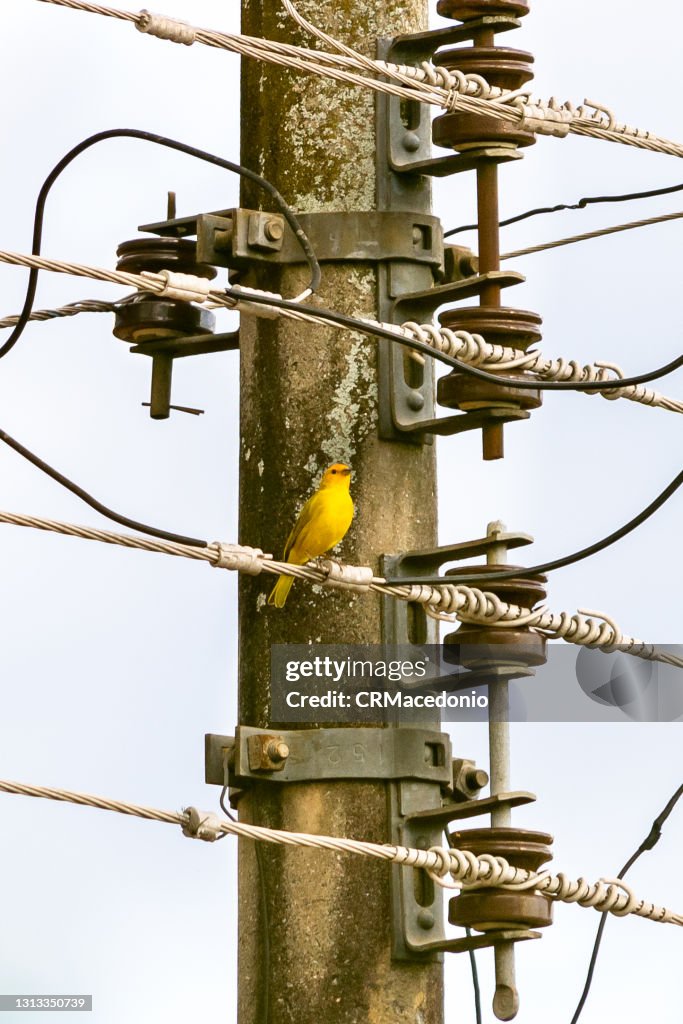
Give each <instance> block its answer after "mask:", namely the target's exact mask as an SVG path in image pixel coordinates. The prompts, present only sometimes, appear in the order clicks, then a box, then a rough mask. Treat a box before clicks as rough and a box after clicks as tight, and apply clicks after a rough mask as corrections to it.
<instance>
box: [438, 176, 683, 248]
mask: <svg viewBox="0 0 683 1024" xmlns="http://www.w3.org/2000/svg"><path fill="white" fill-rule="evenodd" d="M673 192H683V185H669V186H668V187H667V188H653V189H650V190H649V191H648V192H626V193H624V194H622V195H615V196H585V197H584V198H583V199H579V201H578V203H558V205H557V206H537V207H536V208H535V209H533V210H527V211H526V212H525V213H518V214H517V215H516V216H515V217H507V218H506V219H505V220H501V222H500V224H499V227H501V228H505V227H507V226H508V225H509V224H518V223H519V221H521V220H528V219H529V217H539V216H541V214H545V213H559V212H560V211H561V210H585V208H586V207H587V206H592V205H593V204H594V203H626V202H630V201H631V200H632V199H650V198H652V197H653V196H668V195H671V194H672V193H673ZM477 226H478V225H476V224H465V225H463V227H460V228H451V230H450V231H446V232H444V236H443V237H444V238H450V237H451V235H459V234H460V233H461V232H463V231H476V229H477Z"/></svg>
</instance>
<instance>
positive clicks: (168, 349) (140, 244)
mask: <svg viewBox="0 0 683 1024" xmlns="http://www.w3.org/2000/svg"><path fill="white" fill-rule="evenodd" d="M168 214H169V217H171V218H172V219H170V220H168V221H164V222H161V223H160V224H158V225H147V226H143V227H141V228H140V230H150V229H152V228H154V227H156V228H159V229H160V230H159V231H158V232H156V233H157V235H158V237H157V238H134V239H131V240H130V241H127V242H122V243H121V245H120V246H119V247H118V249H117V256H118V263H117V270H125V271H129V272H130V273H140V272H142V271H152V272H155V271H159V270H172V271H175V272H177V273H183V274H193V275H194V276H196V277H203V278H207V279H209V280H212V279H213V278H215V276H216V269H215V266H214V265H213V262H212V260H211V259H207V258H205V256H204V254H202V253H200V252H199V247H198V243H197V242H196V241H192V240H190V239H189V238H187V237H185V236H186V235H189V234H193V233H196V218H194V219H193V218H181V219H177V218H175V194H174V193H169V199H168ZM214 219H217V218H214ZM170 226H173V227H170ZM209 255H210V254H209ZM215 324H216V318H215V317H214V315H213V313H211V311H210V310H208V309H202V308H200V307H199V306H195V305H193V304H192V303H190V302H180V301H177V300H170V299H162V298H159V296H158V295H155V294H153V293H146V292H140V293H139V294H137V295H135V296H133V298H131V299H129V300H128V301H126V302H124V303H122V304H121V305H120V306H119V307H118V308H117V311H116V318H115V322H114V335H115V337H117V338H120V339H121V340H122V341H126V342H128V343H129V344H130V345H131V346H132V347H131V352H133V353H135V354H137V355H145V356H149V357H151V359H152V384H151V394H150V401H149V403H143V405H149V411H150V416H151V417H152V419H167V418H168V417H169V415H170V412H171V409H182V408H183V407H180V406H174V405H172V404H171V385H172V376H173V361H174V359H178V358H181V357H184V356H191V355H205V354H207V353H210V352H225V351H227V350H229V349H234V348H237V347H238V345H239V335H238V333H237V332H230V333H223V334H216V333H215Z"/></svg>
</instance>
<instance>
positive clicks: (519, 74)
mask: <svg viewBox="0 0 683 1024" xmlns="http://www.w3.org/2000/svg"><path fill="white" fill-rule="evenodd" d="M437 59H438V64H439V67H443V68H448V70H449V71H462V73H463V74H464V75H481V76H482V77H483V78H485V79H486V81H487V82H488V83H489V85H497V86H499V87H500V88H501V89H510V90H512V89H519V88H521V87H522V86H523V85H526V83H527V82H530V81H531V79H532V78H533V77H534V71H533V68H532V67H531V65H532V64H533V62H534V58H533V55H532V54H531V53H526V51H524V50H511V49H508V48H507V47H503V46H464V47H456V48H454V49H452V50H439V55H438V58H437Z"/></svg>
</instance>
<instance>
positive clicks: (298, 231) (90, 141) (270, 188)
mask: <svg viewBox="0 0 683 1024" xmlns="http://www.w3.org/2000/svg"><path fill="white" fill-rule="evenodd" d="M121 138H124V139H125V138H127V139H142V140H143V141H144V142H153V143H154V144H155V145H158V146H165V147H166V148H167V149H175V150H177V151H178V152H179V153H186V154H187V155H188V156H193V157H196V158H197V159H199V160H204V161H206V162H207V163H210V164H215V165H216V166H217V167H223V168H225V170H228V171H233V172H234V173H235V174H239V175H241V176H242V177H243V178H248V179H249V180H250V181H253V182H255V183H256V184H257V185H259V186H260V188H262V189H264V191H266V192H267V193H268V194H269V195H270V196H271V197H272V198H273V199H274V201H275V202H276V204H277V206H278V207H279V209H280V211H281V212H282V215H283V217H284V218H285V220H286V221H287V223H288V224H289V226H290V228H291V229H292V231H293V232H294V234H295V236H296V239H297V241H298V243H299V245H300V246H301V248H302V250H303V252H304V255H305V256H306V261H307V263H308V265H309V267H310V269H311V280H310V284H309V288H310V289H311V291H316V289H317V288H318V285H319V284H320V265H319V263H318V260H317V258H316V255H315V253H314V251H313V247H312V246H311V243H310V242H309V240H308V238H307V237H306V234H305V232H304V230H303V228H302V227H301V224H300V223H299V220H298V219H297V217H296V215H295V214H294V212H293V210H291V208H290V207H289V206H288V205H287V203H286V202H285V200H284V198H283V197H282V196H281V195H280V193H279V192H278V190H277V189H276V188H275V186H274V185H272V184H271V183H270V182H269V181H266V179H265V178H262V177H261V175H260V174H256V173H255V171H250V170H249V169H248V168H247V167H243V166H242V165H241V164H236V163H233V162H232V161H231V160H224V159H223V157H220V156H216V155H215V154H213V153H207V152H206V151H205V150H203V149H196V148H195V147H194V146H188V145H186V144H185V143H184V142H177V141H176V140H175V139H169V138H166V136H164V135H156V134H154V133H152V132H144V131H140V130H139V129H137V128H112V129H111V130H109V131H106V132H98V133H97V134H96V135H91V136H89V138H87V139H84V140H83V142H79V144H78V145H77V146H74V148H73V149H71V150H69V152H68V153H67V154H66V156H64V157H62V159H61V160H60V161H59V163H57V164H55V166H54V167H53V168H52V170H51V171H50V173H49V174H48V176H47V178H46V179H45V181H44V182H43V184H42V186H41V189H40V192H39V193H38V199H37V201H36V209H35V214H34V219H33V241H32V248H31V252H32V254H33V255H34V256H39V255H40V247H41V243H42V238H43V219H44V214H45V203H46V201H47V197H48V195H49V194H50V189H51V188H52V186H53V185H54V183H55V181H56V180H57V178H58V177H59V175H60V174H61V173H62V171H63V170H64V169H65V168H66V167H68V166H69V164H70V163H71V162H72V160H75V159H76V157H77V156H79V155H80V154H81V153H83V152H85V150H87V149H90V147H91V146H95V145H97V143H99V142H104V141H105V140H106V139H121ZM38 273H39V271H38V268H37V267H32V268H31V270H30V271H29V276H28V286H27V289H26V298H25V299H24V305H23V308H22V310H21V313H20V315H19V320H18V322H17V324H16V326H15V328H14V330H13V331H12V333H11V334H10V336H9V338H8V339H7V341H6V342H5V343H4V344H3V345H2V347H0V359H2V357H3V356H6V355H7V353H8V352H9V351H10V350H11V349H12V348H14V346H15V345H16V343H17V341H18V340H19V338H20V337H21V335H22V333H23V331H24V328H25V327H26V324H27V323H28V322H29V317H30V315H31V311H32V309H33V302H34V300H35V297H36V288H37V285H38Z"/></svg>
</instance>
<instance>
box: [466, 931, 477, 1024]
mask: <svg viewBox="0 0 683 1024" xmlns="http://www.w3.org/2000/svg"><path fill="white" fill-rule="evenodd" d="M465 932H466V933H467V937H468V939H471V938H472V929H471V928H465ZM468 953H469V957H470V970H471V971H472V987H473V989H474V1014H475V1018H476V1022H477V1024H481V989H480V988H479V971H478V970H477V958H476V956H475V953H474V950H473V949H470V950H468Z"/></svg>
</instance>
